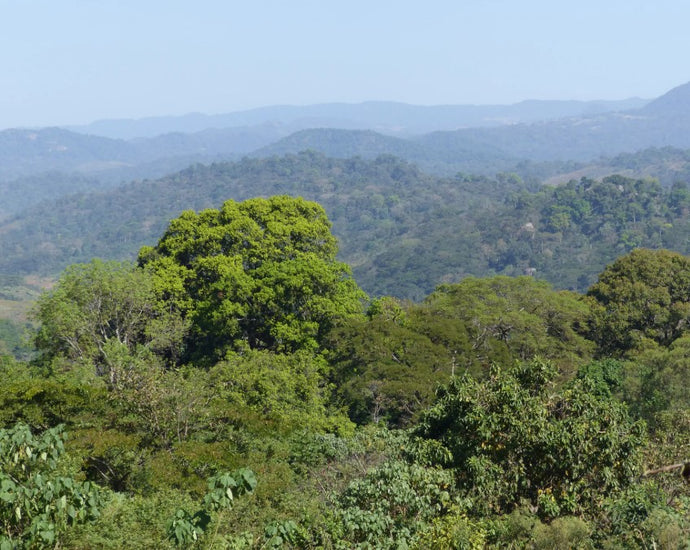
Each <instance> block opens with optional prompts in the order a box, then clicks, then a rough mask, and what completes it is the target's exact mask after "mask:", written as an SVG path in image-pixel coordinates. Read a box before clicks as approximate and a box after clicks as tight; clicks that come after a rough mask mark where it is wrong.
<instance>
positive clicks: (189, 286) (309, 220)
mask: <svg viewBox="0 0 690 550" xmlns="http://www.w3.org/2000/svg"><path fill="white" fill-rule="evenodd" d="M336 252H337V243H336V240H335V237H333V235H331V232H330V222H329V221H328V219H327V217H326V213H325V212H324V210H323V208H321V206H319V205H318V204H316V203H313V202H309V201H305V200H303V199H300V198H290V197H285V196H279V197H272V198H270V199H251V200H247V201H244V202H241V203H237V202H235V201H227V202H225V203H224V204H223V206H222V207H221V208H220V209H219V210H213V209H209V210H204V211H203V212H200V213H198V214H196V213H194V212H191V211H187V212H184V213H183V214H182V215H181V216H180V217H178V218H176V219H174V220H172V221H171V222H170V225H169V227H168V229H167V231H166V232H165V234H164V235H163V237H162V238H161V239H160V241H159V242H158V244H157V245H156V246H155V247H153V248H151V247H145V248H143V249H142V250H141V252H140V254H139V263H140V265H141V266H143V267H144V268H146V269H147V270H148V271H150V272H151V273H152V274H153V277H154V286H155V289H156V291H157V293H158V295H159V297H160V299H161V300H163V301H165V302H166V303H167V304H168V305H169V307H171V308H175V309H176V310H177V311H179V312H181V314H182V316H183V317H184V318H185V319H188V320H189V321H190V323H191V327H192V330H191V334H190V339H189V342H188V343H189V352H190V353H189V355H190V356H192V357H196V358H206V359H209V358H210V359H211V360H212V361H215V360H217V359H219V358H222V357H223V356H224V355H225V354H226V352H228V351H238V350H243V349H247V348H250V349H266V350H271V351H277V352H291V351H295V350H297V349H310V350H316V349H317V348H318V347H319V345H320V343H321V341H322V339H323V336H324V335H325V334H326V332H327V331H328V330H329V329H330V328H331V326H333V324H334V322H335V321H336V320H337V319H339V318H342V317H345V316H348V315H352V314H357V313H361V311H362V301H363V299H364V298H365V294H364V293H363V292H362V291H361V290H360V289H359V288H358V287H357V285H356V283H355V282H354V280H353V279H352V277H351V275H350V270H349V268H348V266H347V265H345V264H343V263H340V262H338V261H336Z"/></svg>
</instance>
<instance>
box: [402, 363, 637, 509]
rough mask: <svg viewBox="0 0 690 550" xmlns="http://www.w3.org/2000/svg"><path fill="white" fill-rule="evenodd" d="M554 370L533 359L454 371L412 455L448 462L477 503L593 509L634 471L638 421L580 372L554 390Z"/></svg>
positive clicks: (477, 505)
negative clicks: (478, 374) (467, 372)
mask: <svg viewBox="0 0 690 550" xmlns="http://www.w3.org/2000/svg"><path fill="white" fill-rule="evenodd" d="M556 374H557V370H556V369H555V368H554V367H553V366H552V365H551V364H550V363H548V362H543V361H539V360H535V361H533V362H530V363H522V364H518V365H516V366H513V367H510V368H507V369H505V370H503V369H500V368H498V367H494V368H493V370H492V372H491V376H489V378H487V379H486V380H483V381H477V380H475V379H472V378H470V377H467V376H464V377H460V378H455V379H453V380H452V381H451V382H450V384H448V385H447V386H445V387H443V388H441V389H440V390H439V391H438V394H437V401H436V403H435V404H434V405H433V406H432V407H431V408H430V409H429V410H428V411H427V412H426V413H425V414H424V415H423V416H422V418H421V421H420V423H419V425H418V426H417V427H416V428H415V430H414V433H415V434H416V435H417V436H419V437H420V438H421V440H422V441H426V443H424V444H422V445H421V448H422V449H424V452H421V453H420V456H422V457H426V460H427V461H428V462H430V463H431V464H437V465H441V466H443V467H446V468H451V469H453V470H454V471H455V474H456V479H457V484H458V488H459V489H460V491H462V492H463V493H464V494H465V495H466V496H467V497H468V498H470V499H471V500H472V502H473V506H474V507H475V509H476V511H482V512H483V513H489V512H493V513H501V512H510V511H511V510H513V509H515V508H516V507H517V506H519V505H520V504H521V502H523V501H527V502H528V503H530V505H531V506H533V507H534V508H535V509H536V510H538V511H539V513H540V515H542V516H544V517H555V516H559V515H567V514H579V513H583V512H596V511H597V509H598V508H599V507H600V506H601V505H602V503H603V501H604V499H605V498H607V497H609V496H610V495H612V494H614V493H615V492H616V491H618V490H619V489H622V488H624V487H626V486H627V485H628V484H630V483H631V482H632V481H633V480H634V478H635V476H636V475H638V474H639V470H638V468H639V466H640V460H641V450H642V446H643V444H644V442H645V437H644V434H645V427H644V423H642V422H633V421H632V420H631V419H630V418H629V416H628V413H627V410H626V408H625V407H624V406H623V405H621V404H620V403H619V402H617V401H615V400H613V399H611V398H610V397H607V396H604V395H601V394H599V395H597V393H596V392H595V385H594V383H593V382H592V381H590V380H589V379H587V378H579V379H575V380H573V381H572V383H570V384H569V385H567V386H566V387H564V388H563V389H562V390H560V391H556V390H555V389H554V379H555V376H556Z"/></svg>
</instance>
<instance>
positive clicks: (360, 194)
mask: <svg viewBox="0 0 690 550" xmlns="http://www.w3.org/2000/svg"><path fill="white" fill-rule="evenodd" d="M671 158H673V157H671ZM621 162H624V161H621ZM631 162H632V161H631ZM669 162H672V161H671V160H669ZM282 194H290V195H293V196H302V197H305V198H306V199H309V200H315V201H318V202H319V203H320V204H322V205H323V207H324V210H325V211H326V212H327V214H328V216H329V219H330V220H332V222H333V231H334V233H335V235H336V236H337V237H338V238H339V242H340V252H339V259H340V260H341V261H345V262H347V263H348V264H349V265H350V266H352V270H353V274H354V276H355V278H356V280H357V281H358V283H359V284H360V285H361V286H362V288H363V289H364V290H365V291H367V292H368V293H369V294H370V295H373V296H377V295H392V296H397V297H399V298H406V299H412V300H415V301H421V300H422V299H423V298H424V297H425V296H426V295H428V294H429V293H430V292H432V291H433V290H434V288H435V287H436V286H437V285H438V284H440V283H444V282H455V281H457V280H459V279H461V278H464V277H467V276H475V277H486V276H491V275H496V274H502V275H508V276H519V275H523V274H533V275H536V276H537V277H539V278H541V279H545V280H548V281H550V282H551V283H552V284H553V285H554V286H555V287H557V288H567V289H572V290H578V291H580V292H582V291H585V290H586V289H587V288H588V287H589V286H590V285H591V284H592V283H593V282H594V281H595V279H596V275H597V274H598V273H599V272H601V271H602V270H603V269H604V267H605V266H606V265H607V264H609V263H611V262H612V261H613V260H614V259H615V258H617V257H618V256H621V255H623V254H625V253H627V252H629V251H630V250H632V249H634V248H636V247H647V248H668V249H671V250H675V251H677V252H679V253H682V254H687V253H690V248H688V241H687V239H686V238H685V235H686V234H687V232H688V230H689V227H688V220H687V212H688V211H689V209H690V195H689V193H688V189H687V185H685V184H684V183H682V180H681V181H676V182H675V183H674V184H673V185H670V184H669V186H666V187H662V186H661V185H660V184H659V183H658V182H657V181H656V180H651V179H633V178H626V177H622V176H608V177H605V178H603V179H602V180H596V179H592V178H580V179H579V180H571V181H569V182H567V183H565V184H564V185H561V186H558V187H550V186H544V187H541V188H539V189H537V187H536V185H535V184H534V181H532V180H530V183H529V184H526V183H525V182H523V181H522V180H521V179H520V177H518V176H517V175H516V174H510V173H502V174H498V175H497V176H496V177H495V178H487V177H480V176H468V175H466V174H457V175H456V176H455V177H447V178H441V177H438V176H431V175H428V174H424V173H422V172H420V171H419V170H418V169H417V168H416V167H415V166H413V165H410V164H408V163H406V162H404V161H401V160H399V159H396V158H394V157H390V156H382V157H378V158H376V159H374V160H364V159H358V158H354V159H346V160H344V159H328V158H325V157H323V156H321V155H318V154H316V153H313V152H311V153H310V152H306V153H300V154H298V155H288V156H285V157H282V158H277V157H276V158H268V159H260V160H259V159H244V160H242V161H240V162H237V163H232V164H230V163H219V164H214V165H211V166H201V165H196V166H193V167H190V168H188V169H187V170H184V171H182V172H180V173H178V174H174V175H172V176H168V177H166V178H163V179H160V180H157V181H142V182H133V183H131V184H128V185H125V186H121V187H119V188H118V189H117V190H116V191H113V192H105V193H100V194H88V195H80V196H72V197H69V198H65V199H63V200H58V201H55V202H51V203H50V204H47V203H46V204H44V205H39V206H37V207H35V208H34V209H31V210H28V211H26V212H25V213H24V214H22V215H20V216H18V217H16V218H14V219H11V220H7V221H6V222H4V224H3V225H2V226H1V227H0V272H5V273H13V274H22V273H35V272H42V273H44V274H55V273H57V272H58V271H59V270H61V269H63V268H64V267H66V266H67V265H69V264H71V263H74V262H85V261H89V260H90V259H91V258H92V257H94V256H99V257H104V258H111V259H128V260H132V259H134V257H135V255H136V253H137V251H138V250H139V249H140V248H141V247H142V246H145V245H150V244H151V243H152V242H155V241H156V240H157V239H158V238H159V236H160V235H162V234H163V233H164V232H165V230H166V227H167V223H168V221H169V220H170V219H172V218H176V217H178V216H179V215H180V212H182V211H183V210H184V209H186V208H193V209H195V210H203V209H208V208H211V207H213V208H216V207H217V205H219V204H221V203H222V202H223V201H224V200H226V199H227V198H228V197H232V198H233V199H234V200H236V201H240V200H244V199H248V198H250V197H256V196H257V195H263V196H272V195H282Z"/></svg>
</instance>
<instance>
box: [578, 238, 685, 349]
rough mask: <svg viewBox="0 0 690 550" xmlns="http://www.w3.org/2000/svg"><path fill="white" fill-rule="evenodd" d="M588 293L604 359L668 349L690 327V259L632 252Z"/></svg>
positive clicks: (673, 254)
mask: <svg viewBox="0 0 690 550" xmlns="http://www.w3.org/2000/svg"><path fill="white" fill-rule="evenodd" d="M587 294H588V296H590V297H591V298H593V300H592V305H593V307H592V331H591V335H592V339H594V340H595V341H596V342H597V343H598V344H599V348H600V352H601V353H602V354H612V355H621V354H625V353H626V352H629V351H632V350H636V349H640V348H643V347H649V346H650V345H651V346H653V345H654V344H658V345H662V346H668V345H669V344H671V342H673V341H674V340H675V339H676V338H678V337H680V336H681V335H683V334H684V333H685V332H686V331H687V330H688V328H690V258H688V257H687V256H683V255H682V254H678V253H676V252H671V251H669V250H648V249H636V250H633V251H632V252H630V253H629V254H627V255H625V256H622V257H620V258H618V259H617V260H616V261H615V262H613V263H612V264H610V265H609V266H607V267H606V269H605V270H604V271H603V272H602V273H601V275H599V280H598V281H597V282H596V283H595V284H594V285H592V286H591V287H590V289H589V291H588V293H587Z"/></svg>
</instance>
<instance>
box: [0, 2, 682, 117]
mask: <svg viewBox="0 0 690 550" xmlns="http://www.w3.org/2000/svg"><path fill="white" fill-rule="evenodd" d="M688 21H690V2H684V1H682V0H674V1H670V0H655V1H654V2H651V1H649V0H647V1H644V2H642V1H637V0H627V1H622V0H578V1H577V2H558V1H555V0H550V1H548V0H515V1H508V0H454V1H450V0H449V1H441V0H425V1H407V0H396V1H392V0H367V1H363V0H348V1H332V2H329V1H327V0H321V1H316V0H284V1H278V0H245V1H242V2H237V1H234V0H222V1H221V0H194V1H192V0H188V1H180V0H165V1H163V0H136V1H134V0H0V41H1V42H2V47H1V48H0V67H1V70H0V128H7V127H12V126H45V125H59V124H81V123H87V122H91V121H93V120H97V119H102V118H140V117H144V116H152V115H178V114H184V113H189V112H203V113H208V114H214V113H222V112H230V111H234V110H240V109H247V108H252V107H259V106H264V105H272V104H296V105H299V104H310V103H324V102H333V101H344V102H360V101H366V100H394V101H402V102H407V103H415V104H427V105H430V104H496V103H515V102H518V101H521V100H524V99H623V98H627V97H633V96H637V97H645V98H652V97H656V96H659V95H661V94H663V93H664V92H666V91H668V90H669V89H671V88H673V87H675V86H677V85H680V84H683V83H685V82H687V81H689V80H690V67H688V61H687V60H688V52H690V33H689V32H687V24H688Z"/></svg>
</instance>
